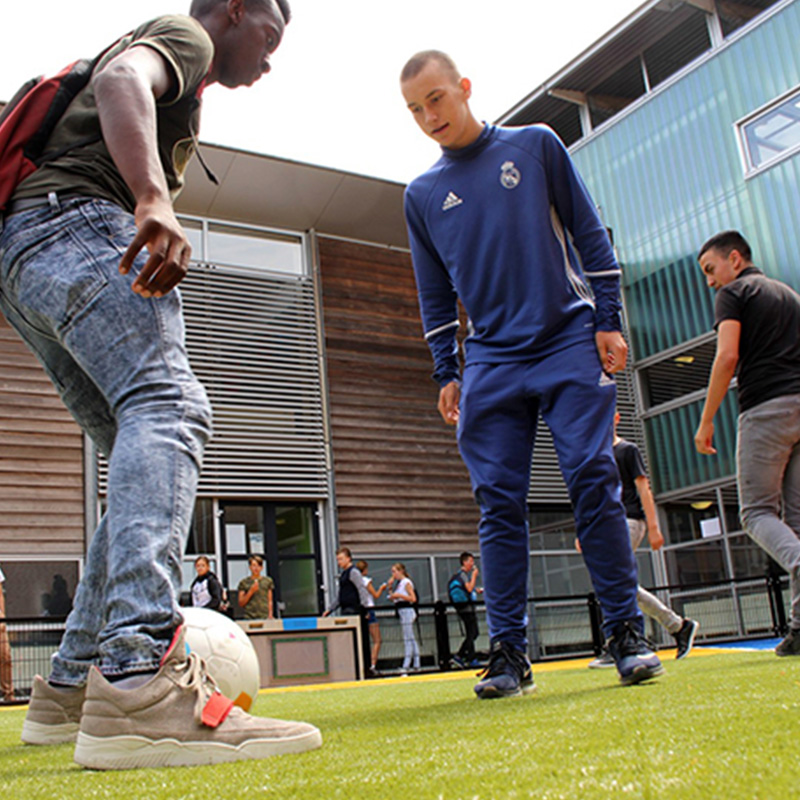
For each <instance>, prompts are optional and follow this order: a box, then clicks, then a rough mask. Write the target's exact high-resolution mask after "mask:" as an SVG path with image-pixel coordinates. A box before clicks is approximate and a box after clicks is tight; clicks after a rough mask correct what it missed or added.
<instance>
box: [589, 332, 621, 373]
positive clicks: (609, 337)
mask: <svg viewBox="0 0 800 800" xmlns="http://www.w3.org/2000/svg"><path fill="white" fill-rule="evenodd" d="M594 341H595V344H596V345H597V354H598V355H599V356H600V363H601V364H602V365H603V369H604V370H605V371H606V372H607V373H608V374H609V375H613V374H614V373H615V372H621V371H622V370H623V369H625V364H627V363H628V345H627V344H626V343H625V339H624V338H623V336H622V334H621V333H620V332H619V331H596V332H595V334H594Z"/></svg>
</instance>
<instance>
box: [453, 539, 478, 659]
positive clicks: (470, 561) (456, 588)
mask: <svg viewBox="0 0 800 800" xmlns="http://www.w3.org/2000/svg"><path fill="white" fill-rule="evenodd" d="M459 560H460V562H461V569H459V571H458V572H456V573H455V574H454V575H453V577H452V578H450V581H449V582H448V584H447V596H448V597H449V598H450V602H451V603H452V604H453V608H455V610H456V613H457V614H458V618H459V619H460V620H461V622H462V624H463V626H464V641H463V642H462V643H461V647H459V648H458V652H457V653H456V654H455V655H454V656H453V658H452V661H453V663H454V664H455V665H456V666H457V667H459V668H460V669H466V668H467V667H477V666H479V664H478V661H477V659H476V657H475V640H476V639H477V638H478V635H479V633H480V631H479V630H478V617H477V615H476V614H475V600H476V598H477V594H478V592H479V591H480V590H479V589H478V588H477V586H476V584H477V582H478V567H477V565H476V564H475V556H473V555H472V553H466V552H465V553H462V554H461V555H460V556H459Z"/></svg>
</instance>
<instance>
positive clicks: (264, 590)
mask: <svg viewBox="0 0 800 800" xmlns="http://www.w3.org/2000/svg"><path fill="white" fill-rule="evenodd" d="M252 585H253V576H252V575H248V576H247V577H246V578H242V579H241V580H240V581H239V587H238V591H240V592H249V591H250V587H251V586H252ZM274 586H275V582H274V581H273V580H272V578H270V577H269V575H262V576H261V577H260V578H259V579H258V589H256V593H255V594H254V595H253V596H252V597H251V598H250V600H249V602H248V603H247V605H246V606H245V607H244V616H245V618H246V619H267V617H269V611H270V608H269V592H270V590H271V589H273V588H274Z"/></svg>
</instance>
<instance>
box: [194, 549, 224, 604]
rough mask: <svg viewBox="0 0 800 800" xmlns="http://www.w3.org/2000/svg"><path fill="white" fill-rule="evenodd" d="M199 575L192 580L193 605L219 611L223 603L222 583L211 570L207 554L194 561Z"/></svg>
mask: <svg viewBox="0 0 800 800" xmlns="http://www.w3.org/2000/svg"><path fill="white" fill-rule="evenodd" d="M194 568H195V569H196V570H197V577H196V578H195V579H194V580H193V581H192V590H191V591H192V605H193V606H199V607H200V608H210V609H211V610H212V611H219V610H220V606H221V605H222V584H221V583H220V582H219V578H218V577H217V576H216V575H215V574H214V573H213V572H212V571H211V564H210V562H209V560H208V558H206V556H198V557H197V558H196V559H195V562H194Z"/></svg>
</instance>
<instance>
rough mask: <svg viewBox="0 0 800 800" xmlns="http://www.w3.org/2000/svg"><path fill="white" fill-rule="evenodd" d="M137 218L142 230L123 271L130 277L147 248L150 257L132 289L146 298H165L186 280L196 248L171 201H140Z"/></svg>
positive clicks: (124, 259) (122, 264)
mask: <svg viewBox="0 0 800 800" xmlns="http://www.w3.org/2000/svg"><path fill="white" fill-rule="evenodd" d="M135 218H136V227H137V228H138V229H139V230H138V233H137V234H136V236H135V237H134V239H133V241H132V242H131V244H130V246H129V247H128V249H127V250H126V251H125V254H124V255H123V256H122V260H121V261H120V264H119V271H120V272H121V273H122V274H123V275H126V274H127V273H128V272H129V271H130V269H131V267H132V266H133V262H134V259H135V258H136V256H137V255H138V254H139V253H140V251H141V250H142V248H143V247H146V248H147V251H148V253H149V258H148V259H147V262H146V263H145V265H144V267H143V268H142V270H141V272H140V273H139V274H138V275H137V277H136V280H135V281H134V282H133V286H132V287H131V288H132V289H133V291H134V292H136V293H137V294H139V295H141V296H142V297H163V296H164V295H166V294H169V292H171V291H172V290H173V289H174V288H175V287H176V286H177V285H178V284H179V283H180V282H181V281H182V280H183V279H184V278H185V277H186V274H187V272H188V271H189V258H190V256H191V254H192V247H191V245H190V244H189V240H188V239H187V238H186V234H185V232H184V230H183V228H182V227H181V225H180V223H179V222H178V219H177V217H176V216H175V212H174V211H173V209H172V203H171V202H170V201H169V200H168V199H163V198H156V199H152V200H150V199H148V200H140V201H139V202H138V203H137V204H136V212H135Z"/></svg>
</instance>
